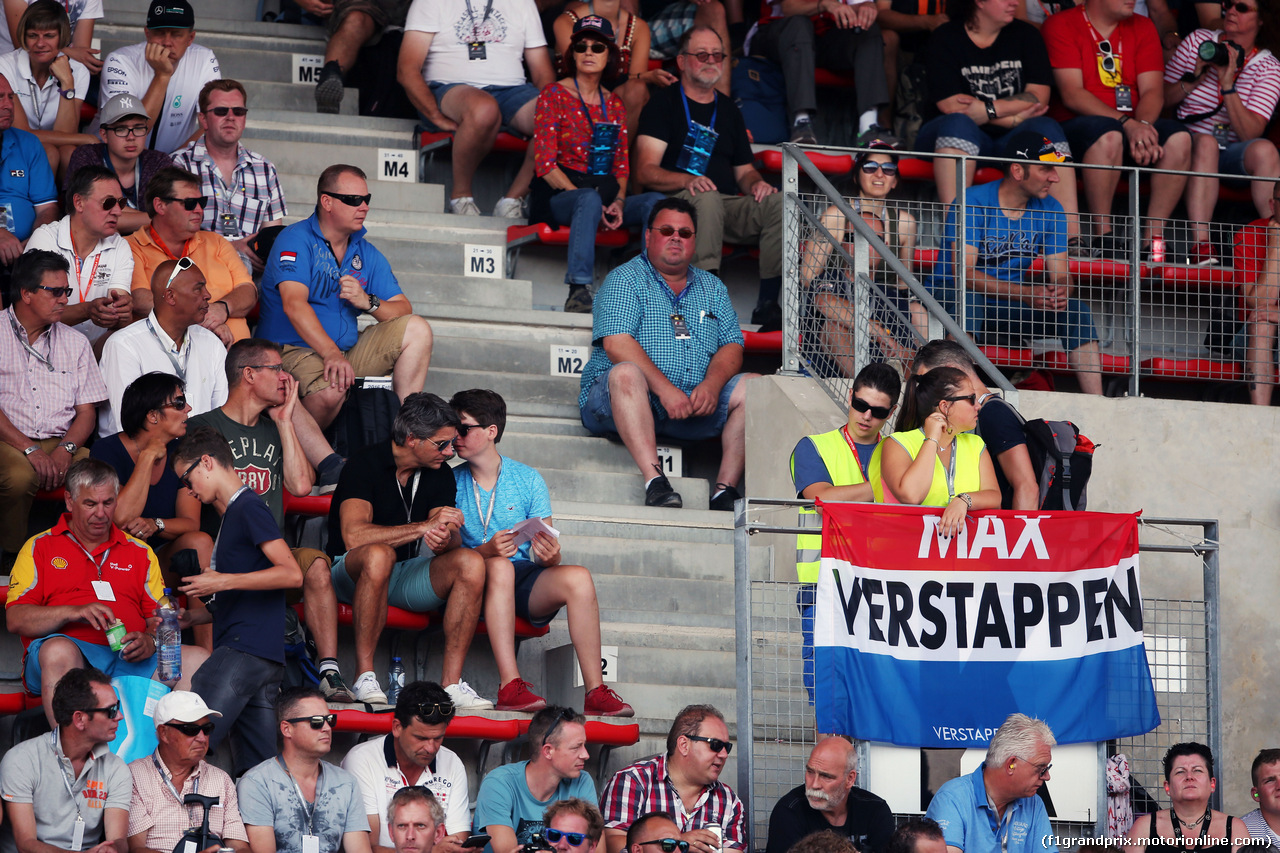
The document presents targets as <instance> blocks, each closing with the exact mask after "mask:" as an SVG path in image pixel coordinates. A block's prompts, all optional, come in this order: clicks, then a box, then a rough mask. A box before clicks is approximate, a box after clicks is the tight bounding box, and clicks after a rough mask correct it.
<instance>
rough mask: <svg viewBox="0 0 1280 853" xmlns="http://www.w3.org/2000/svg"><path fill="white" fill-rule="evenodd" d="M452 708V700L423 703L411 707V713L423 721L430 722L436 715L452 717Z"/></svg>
mask: <svg viewBox="0 0 1280 853" xmlns="http://www.w3.org/2000/svg"><path fill="white" fill-rule="evenodd" d="M454 710H455V709H454V707H453V703H452V702H432V703H431V704H429V705H428V704H426V703H423V704H421V705H419V706H417V707H416V708H414V709H413V715H414V716H415V717H421V718H422V721H423V722H424V723H430V721H431V720H432V719H434V718H436V717H452V716H453V713H454Z"/></svg>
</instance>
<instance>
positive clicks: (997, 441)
mask: <svg viewBox="0 0 1280 853" xmlns="http://www.w3.org/2000/svg"><path fill="white" fill-rule="evenodd" d="M977 433H978V435H979V436H981V437H982V440H983V441H984V442H986V444H987V452H988V453H990V454H991V462H992V465H993V466H994V467H995V469H996V481H997V482H998V483H999V484H1000V508H1001V509H1013V486H1012V485H1011V484H1010V483H1009V478H1008V477H1006V476H1005V474H1004V469H1003V468H1001V467H1000V454H1001V453H1004V452H1005V451H1006V450H1011V449H1012V448H1015V447H1017V446H1018V445H1019V444H1026V443H1027V438H1026V434H1025V433H1023V431H1022V422H1021V421H1020V420H1018V416H1017V414H1016V413H1015V412H1014V410H1013V407H1012V406H1010V405H1009V404H1008V403H1006V402H1005V401H1004V400H1001V399H999V398H996V397H992V398H991V399H990V400H988V401H987V402H986V404H985V405H984V406H983V407H982V411H980V412H978V429H977Z"/></svg>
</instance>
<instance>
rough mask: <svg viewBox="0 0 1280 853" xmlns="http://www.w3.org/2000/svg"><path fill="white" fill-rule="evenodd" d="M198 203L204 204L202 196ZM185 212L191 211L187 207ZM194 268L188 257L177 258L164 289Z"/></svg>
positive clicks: (193, 263)
mask: <svg viewBox="0 0 1280 853" xmlns="http://www.w3.org/2000/svg"><path fill="white" fill-rule="evenodd" d="M187 200H188V201H197V199H187ZM198 201H199V202H200V203H201V204H204V196H200V198H199V199H198ZM187 210H192V208H190V207H188V208H187ZM193 266H195V261H193V260H191V259H190V258H188V257H181V258H178V263H176V264H174V267H173V272H171V273H169V280H168V281H166V282H165V283H164V289H165V290H168V289H169V288H170V287H171V286H172V285H173V280H174V279H175V278H177V277H178V274H179V273H182V272H185V271H186V270H189V269H191V268H192V267H193Z"/></svg>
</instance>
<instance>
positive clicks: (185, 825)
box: [129, 751, 249, 850]
mask: <svg viewBox="0 0 1280 853" xmlns="http://www.w3.org/2000/svg"><path fill="white" fill-rule="evenodd" d="M153 758H156V759H158V758H159V752H158V751H157V752H155V753H152V754H151V755H148V756H146V757H144V758H139V759H136V760H134V761H131V762H129V772H130V773H132V774H133V802H132V804H131V805H130V806H129V835H131V836H132V835H136V834H137V833H139V832H145V833H146V834H147V839H146V846H147V847H149V848H151V849H152V850H172V849H173V848H174V847H175V846H176V845H177V843H178V839H180V838H181V837H182V833H184V832H186V831H187V830H188V829H190V828H192V827H199V826H200V815H201V809H200V807H199V806H183V805H179V804H178V801H177V800H176V799H175V798H174V796H173V781H172V780H173V773H172V772H170V770H169V768H168V767H165V764H164V761H163V760H160V761H159V766H160V767H163V768H164V776H165V778H164V779H161V778H160V771H159V770H158V769H157V767H156V761H153V760H152V759H153ZM179 793H180V794H182V795H183V796H186V795H187V794H203V795H205V796H210V797H217V798H218V805H216V806H214V807H213V808H211V809H210V810H209V831H210V832H213V833H216V834H217V835H219V836H221V837H222V838H223V839H224V840H227V839H235V840H236V841H244V842H247V841H248V840H249V834H248V833H247V832H245V828H244V822H243V821H242V820H241V819H240V804H239V801H238V800H237V799H236V786H235V783H234V782H232V781H231V777H230V776H228V775H227V774H226V773H225V772H224V771H222V770H219V769H218V768H217V767H214V766H212V765H211V764H209V763H208V762H206V761H201V762H200V763H199V764H198V765H196V769H195V770H193V771H191V775H190V776H188V777H187V779H186V781H185V782H183V784H182V790H181V791H179Z"/></svg>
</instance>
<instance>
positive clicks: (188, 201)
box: [160, 195, 209, 210]
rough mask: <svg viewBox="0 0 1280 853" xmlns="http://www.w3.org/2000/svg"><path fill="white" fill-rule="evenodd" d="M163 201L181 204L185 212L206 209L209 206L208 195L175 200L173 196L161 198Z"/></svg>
mask: <svg viewBox="0 0 1280 853" xmlns="http://www.w3.org/2000/svg"><path fill="white" fill-rule="evenodd" d="M160 200H161V201H167V202H169V203H170V204H181V205H182V209H183V210H195V209H196V208H197V207H206V206H207V205H208V204H209V197H208V196H207V195H198V196H193V197H192V198H173V197H172V196H160Z"/></svg>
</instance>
